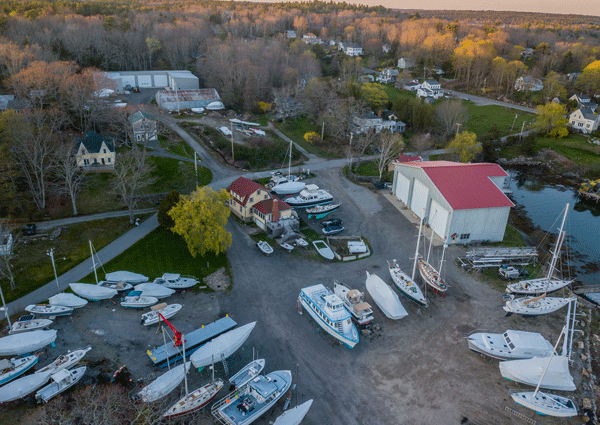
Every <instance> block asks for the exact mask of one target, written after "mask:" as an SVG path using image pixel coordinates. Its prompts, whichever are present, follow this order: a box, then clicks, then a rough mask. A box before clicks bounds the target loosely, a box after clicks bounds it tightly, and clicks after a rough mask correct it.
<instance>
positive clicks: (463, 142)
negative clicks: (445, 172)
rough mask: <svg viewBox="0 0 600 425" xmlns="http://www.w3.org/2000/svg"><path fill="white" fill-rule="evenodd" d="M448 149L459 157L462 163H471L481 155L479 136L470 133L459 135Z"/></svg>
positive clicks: (464, 132)
mask: <svg viewBox="0 0 600 425" xmlns="http://www.w3.org/2000/svg"><path fill="white" fill-rule="evenodd" d="M448 149H449V150H450V151H451V152H452V153H453V154H455V155H457V156H458V160H459V161H460V162H471V161H472V160H473V159H475V157H476V156H477V155H478V154H479V153H481V150H482V148H481V145H480V144H479V143H477V135H476V134H475V133H472V132H470V131H463V132H462V133H458V134H457V135H456V136H455V137H454V139H452V141H451V142H450V144H449V145H448Z"/></svg>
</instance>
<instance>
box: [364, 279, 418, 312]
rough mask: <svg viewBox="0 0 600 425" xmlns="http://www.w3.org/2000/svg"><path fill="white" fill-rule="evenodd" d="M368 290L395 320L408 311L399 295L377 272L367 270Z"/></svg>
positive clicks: (383, 309) (381, 307) (380, 306)
mask: <svg viewBox="0 0 600 425" xmlns="http://www.w3.org/2000/svg"><path fill="white" fill-rule="evenodd" d="M366 286H367V291H368V292H369V294H370V295H371V297H372V298H373V301H375V303H376V304H377V305H378V306H379V308H380V309H381V311H383V314H385V315H386V316H387V317H389V318H390V319H393V320H397V319H402V318H403V317H406V316H408V313H407V312H406V310H405V309H404V307H403V306H402V303H400V300H399V299H398V295H396V293H395V292H394V291H393V290H392V288H390V287H389V286H388V285H387V284H386V283H385V282H384V281H383V280H381V278H380V277H379V276H377V275H376V274H375V273H373V274H370V273H369V272H367V281H366Z"/></svg>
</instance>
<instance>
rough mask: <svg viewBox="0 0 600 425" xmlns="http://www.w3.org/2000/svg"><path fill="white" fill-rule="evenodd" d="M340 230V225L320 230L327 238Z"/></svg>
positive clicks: (341, 227) (342, 228)
mask: <svg viewBox="0 0 600 425" xmlns="http://www.w3.org/2000/svg"><path fill="white" fill-rule="evenodd" d="M342 230H344V226H342V225H341V224H332V225H331V226H327V227H325V228H324V229H323V230H322V232H323V234H324V235H326V236H329V235H335V234H336V233H340V232H341V231H342Z"/></svg>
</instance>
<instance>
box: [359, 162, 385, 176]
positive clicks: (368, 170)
mask: <svg viewBox="0 0 600 425" xmlns="http://www.w3.org/2000/svg"><path fill="white" fill-rule="evenodd" d="M354 174H356V175H358V176H371V177H379V169H378V168H377V163H375V162H362V163H361V164H360V165H359V166H358V168H357V169H356V171H355V172H354Z"/></svg>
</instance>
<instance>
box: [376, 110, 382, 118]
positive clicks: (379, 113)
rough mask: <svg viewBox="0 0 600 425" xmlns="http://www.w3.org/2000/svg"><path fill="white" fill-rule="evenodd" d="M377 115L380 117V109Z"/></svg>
mask: <svg viewBox="0 0 600 425" xmlns="http://www.w3.org/2000/svg"><path fill="white" fill-rule="evenodd" d="M377 115H378V116H379V118H381V109H380V110H379V112H378V113H377Z"/></svg>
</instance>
